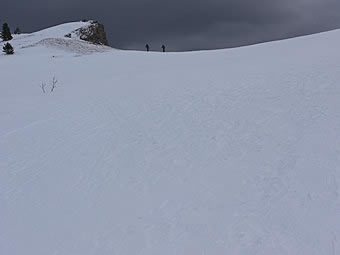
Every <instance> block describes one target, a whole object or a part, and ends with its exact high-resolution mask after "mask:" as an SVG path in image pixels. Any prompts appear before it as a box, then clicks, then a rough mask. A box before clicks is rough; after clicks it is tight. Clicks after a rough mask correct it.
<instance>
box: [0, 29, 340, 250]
mask: <svg viewBox="0 0 340 255" xmlns="http://www.w3.org/2000/svg"><path fill="white" fill-rule="evenodd" d="M84 25H86V24H84V23H70V24H65V25H61V26H57V27H54V28H50V29H47V30H44V31H41V32H38V33H33V34H28V35H20V36H17V37H15V39H14V40H12V42H11V43H12V44H13V45H14V47H15V50H16V53H15V55H13V56H5V55H4V54H1V55H0V254H1V255H2V254H3V255H114V254H117V255H130V254H131V255H135V254H139V255H160V254H162V255H174V254H176V255H178V254H180V255H198V254H207V255H215V254H216V255H221V254H228V255H338V254H340V197H339V192H340V186H339V185H340V31H339V30H338V31H333V32H327V33H323V34H318V35H313V36H308V37H301V38H296V39H291V40H285V41H279V42H273V43H266V44H261V45H256V46H250V47H242V48H238V49H229V50H217V51H202V52H192V53H166V54H163V53H152V52H149V53H146V52H132V51H118V50H114V49H111V48H107V47H103V46H95V45H91V44H89V43H86V42H82V41H80V40H79V39H77V38H73V39H72V38H71V39H69V38H65V37H64V35H65V34H68V33H70V32H72V31H74V30H75V29H77V28H79V27H81V26H84ZM90 53H91V54H90ZM53 77H55V78H56V79H57V80H58V82H57V83H56V88H55V89H54V91H53V93H50V90H51V85H52V79H53ZM43 83H45V84H46V87H45V90H46V93H43V92H42V88H41V87H40V86H41V85H42V84H43Z"/></svg>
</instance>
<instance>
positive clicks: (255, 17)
mask: <svg viewBox="0 0 340 255" xmlns="http://www.w3.org/2000/svg"><path fill="white" fill-rule="evenodd" d="M0 2H4V3H1V5H0V6H2V7H1V8H2V14H1V17H0V21H1V22H5V21H6V22H8V23H10V25H11V26H12V27H15V26H20V27H21V28H22V30H25V31H33V30H38V29H41V28H44V27H48V26H51V25H55V24H58V23H63V22H67V21H73V20H80V19H84V18H90V19H96V20H99V21H100V22H102V23H104V24H105V26H106V31H107V33H108V36H109V40H110V43H111V45H113V46H116V47H119V48H124V49H143V48H144V45H145V43H147V42H148V43H149V44H151V46H152V48H153V49H155V50H159V49H160V45H161V44H163V43H165V44H166V45H167V46H168V49H170V50H194V49H212V48H223V47H232V46H239V45H245V44H251V43H256V42H262V41H267V40H274V39H280V38H287V37H291V36H296V35H303V34H308V33H313V32H319V31H324V30H328V29H333V28H338V27H340V15H339V13H340V1H339V0H280V1H279V0H171V1H169V0H165V1H164V0H163V1H162V0H111V1H108V0H31V1H27V0H12V1H4V0H0Z"/></svg>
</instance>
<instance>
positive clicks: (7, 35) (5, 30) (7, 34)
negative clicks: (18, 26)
mask: <svg viewBox="0 0 340 255" xmlns="http://www.w3.org/2000/svg"><path fill="white" fill-rule="evenodd" d="M0 37H1V38H2V40H3V41H10V40H12V39H13V37H12V34H11V30H10V29H9V26H8V24H7V23H5V24H3V25H2V32H1V35H0Z"/></svg>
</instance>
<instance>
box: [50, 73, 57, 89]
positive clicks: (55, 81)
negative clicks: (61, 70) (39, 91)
mask: <svg viewBox="0 0 340 255" xmlns="http://www.w3.org/2000/svg"><path fill="white" fill-rule="evenodd" d="M57 83H58V80H57V78H56V77H55V76H53V80H52V86H51V92H53V91H54V89H55V88H56V87H57Z"/></svg>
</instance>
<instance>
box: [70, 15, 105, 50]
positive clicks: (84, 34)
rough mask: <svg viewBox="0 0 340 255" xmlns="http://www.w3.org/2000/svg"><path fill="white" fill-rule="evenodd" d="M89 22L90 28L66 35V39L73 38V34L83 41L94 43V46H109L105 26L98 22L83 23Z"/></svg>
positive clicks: (85, 27) (83, 28)
mask: <svg viewBox="0 0 340 255" xmlns="http://www.w3.org/2000/svg"><path fill="white" fill-rule="evenodd" d="M83 22H88V23H89V25H88V26H84V27H82V28H79V29H77V30H75V31H74V32H73V33H70V34H67V35H65V37H69V38H71V37H72V34H75V35H76V36H78V37H79V38H80V39H81V40H84V41H87V42H90V43H93V44H99V45H107V46H108V45H109V43H108V41H107V38H106V33H105V30H104V25H103V24H100V23H99V22H98V21H85V20H84V21H83Z"/></svg>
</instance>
